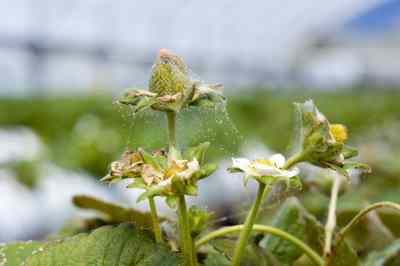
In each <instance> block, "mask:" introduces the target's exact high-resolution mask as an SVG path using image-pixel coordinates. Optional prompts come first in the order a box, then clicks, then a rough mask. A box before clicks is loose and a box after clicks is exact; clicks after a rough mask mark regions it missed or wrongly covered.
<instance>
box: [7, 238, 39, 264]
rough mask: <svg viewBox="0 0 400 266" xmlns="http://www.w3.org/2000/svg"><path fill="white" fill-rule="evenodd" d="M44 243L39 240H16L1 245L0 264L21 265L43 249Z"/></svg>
mask: <svg viewBox="0 0 400 266" xmlns="http://www.w3.org/2000/svg"><path fill="white" fill-rule="evenodd" d="M43 245H44V244H43V243H41V242H37V241H28V242H16V243H10V244H7V245H2V246H0V265H4V266H20V265H23V263H24V261H25V260H26V259H27V258H28V257H29V256H31V255H32V254H35V253H36V252H39V251H40V250H42V246H43Z"/></svg>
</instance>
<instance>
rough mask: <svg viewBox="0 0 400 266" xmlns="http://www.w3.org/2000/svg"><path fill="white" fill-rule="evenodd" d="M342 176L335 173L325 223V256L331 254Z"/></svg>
mask: <svg viewBox="0 0 400 266" xmlns="http://www.w3.org/2000/svg"><path fill="white" fill-rule="evenodd" d="M340 182H341V176H339V175H333V185H332V190H331V199H330V202H329V211H328V219H327V222H326V225H325V246H324V258H327V257H329V256H330V254H331V247H332V235H333V232H334V230H335V227H336V205H337V198H338V194H339V189H340Z"/></svg>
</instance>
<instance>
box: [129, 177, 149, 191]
mask: <svg viewBox="0 0 400 266" xmlns="http://www.w3.org/2000/svg"><path fill="white" fill-rule="evenodd" d="M126 188H141V189H146V188H147V185H146V183H145V182H144V180H143V179H141V178H136V179H134V180H133V182H132V183H130V184H129V185H127V186H126Z"/></svg>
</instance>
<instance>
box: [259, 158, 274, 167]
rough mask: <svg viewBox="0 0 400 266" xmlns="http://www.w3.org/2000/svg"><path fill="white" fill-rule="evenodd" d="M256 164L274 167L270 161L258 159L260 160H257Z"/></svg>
mask: <svg viewBox="0 0 400 266" xmlns="http://www.w3.org/2000/svg"><path fill="white" fill-rule="evenodd" d="M254 162H255V163H259V164H263V165H267V166H274V164H273V163H272V162H271V161H270V160H266V159H258V160H255V161H254Z"/></svg>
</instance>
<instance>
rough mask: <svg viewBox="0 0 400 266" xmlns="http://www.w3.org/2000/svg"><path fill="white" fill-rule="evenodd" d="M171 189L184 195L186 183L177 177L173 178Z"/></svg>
mask: <svg viewBox="0 0 400 266" xmlns="http://www.w3.org/2000/svg"><path fill="white" fill-rule="evenodd" d="M171 187H172V189H173V190H174V192H175V193H178V194H184V193H185V192H186V184H185V182H184V181H183V180H182V179H180V178H179V177H177V176H174V177H172V180H171Z"/></svg>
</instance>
